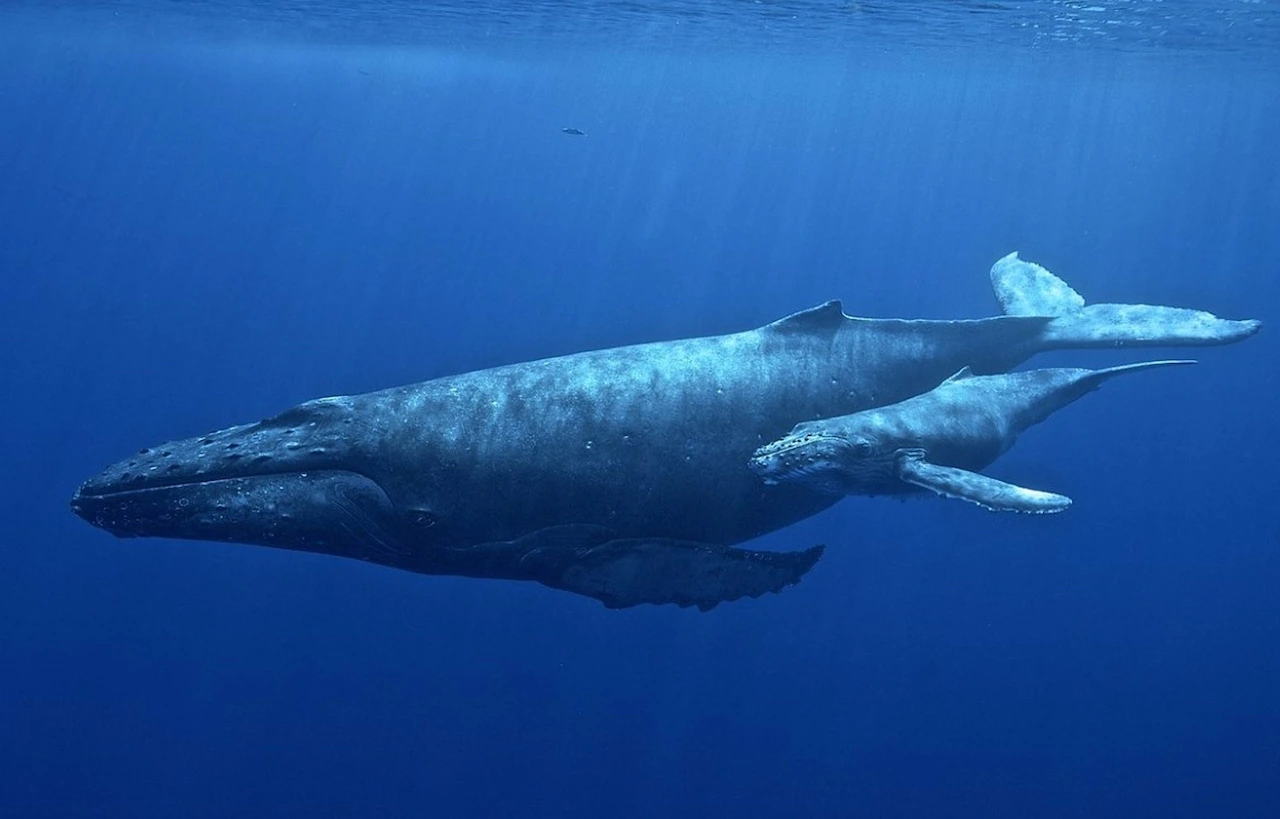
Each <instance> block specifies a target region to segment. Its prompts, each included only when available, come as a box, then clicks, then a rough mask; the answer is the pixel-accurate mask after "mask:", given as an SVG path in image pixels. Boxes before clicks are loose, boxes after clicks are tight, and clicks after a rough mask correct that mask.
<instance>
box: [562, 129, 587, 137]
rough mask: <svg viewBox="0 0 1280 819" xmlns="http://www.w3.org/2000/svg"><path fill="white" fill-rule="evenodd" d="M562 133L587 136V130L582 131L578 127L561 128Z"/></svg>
mask: <svg viewBox="0 0 1280 819" xmlns="http://www.w3.org/2000/svg"><path fill="white" fill-rule="evenodd" d="M560 133H562V134H568V135H569V136H586V135H587V132H586V131H581V130H579V129H577V128H561V129H560Z"/></svg>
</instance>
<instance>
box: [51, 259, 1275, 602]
mask: <svg viewBox="0 0 1280 819" xmlns="http://www.w3.org/2000/svg"><path fill="white" fill-rule="evenodd" d="M1001 265H1004V266H1006V267H1008V268H1009V269H1010V270H1012V271H1013V272H1014V273H1017V272H1018V271H1021V270H1022V269H1023V267H1025V265H1026V263H1023V262H1020V261H1019V260H1017V258H1016V256H1010V257H1006V259H1004V260H1002V261H1001V262H1000V263H998V265H997V268H993V279H999V278H1001V277H1003V276H1005V275H1006V274H1005V273H1003V272H1000V266H1001ZM1040 270H1042V269H1040ZM997 274H999V275H997ZM1035 275H1036V276H1039V277H1040V279H1044V280H1052V279H1053V277H1052V274H1049V273H1048V272H1047V271H1043V272H1042V273H1036V274H1035ZM1046 277H1047V278H1046ZM1033 286H1040V285H1038V284H1034V285H1033ZM1010 289H1011V288H1006V290H1010ZM1012 289H1014V290H1016V288H1012ZM1029 303H1030V304H1035V303H1036V302H1034V301H1032V302H1029ZM1050 306H1052V305H1050ZM1107 308H1108V306H1106V305H1099V306H1097V307H1096V308H1087V307H1086V308H1083V311H1087V310H1090V309H1102V310H1104V311H1105V309H1107ZM1072 309H1073V310H1076V312H1075V313H1072V314H1071V315H1062V316H1055V317H1042V316H1003V317H998V318H989V319H980V320H974V321H925V320H920V321H909V320H901V319H861V318H849V317H847V316H845V315H844V314H843V312H842V311H841V308H840V305H839V303H838V302H830V303H828V304H825V305H823V306H820V307H817V308H814V309H812V310H808V311H805V312H803V313H798V314H796V315H794V316H790V317H788V318H786V319H783V320H780V321H778V322H774V323H773V324H770V325H767V326H765V327H762V328H760V329H757V330H751V331H748V332H742V333H735V334H732V335H725V336H717V337H712V338H698V339H687V340H681V341H670V342H660V343H654V344H644V345H638V346H632V347H622V348H617V349H610V350H599V351H594V352H585V353H578V354H575V355H569V356H564V357H561V358H553V359H547V360H543V361H533V362H528V363H523V364H514V365H511V366H507V367H499V368H496V369H491V370H484V371H480V372H472V373H464V374H461V375H455V376H450V377H447V378H440V379H436V380H434V381H427V382H424V383H421V384H416V385H412V386H407V387H398V388H395V389H389V390H383V391H380V392H374V393H368V394H365V395H356V396H348V397H339V398H328V399H321V400H317V401H310V402H307V403H305V404H301V405H299V406H297V407H295V408H293V409H291V410H288V411H286V412H284V413H282V414H281V415H279V416H276V417H275V418H271V419H267V420H266V421H262V422H260V423H257V424H248V425H244V426H238V427H233V428H230V429H227V430H223V431H221V432H217V433H213V434H210V435H207V436H204V437H201V438H191V439H187V440H184V441H176V442H173V443H170V444H167V445H164V446H161V447H156V448H154V449H148V450H143V451H142V452H141V453H140V454H139V455H137V456H135V457H133V458H130V459H126V460H124V461H121V462H120V463H117V464H115V465H113V466H111V467H109V468H108V469H106V470H105V471H104V472H102V473H101V474H100V475H98V476H96V477H94V478H91V479H90V480H88V481H86V482H85V483H84V484H83V485H82V486H81V487H80V490H79V491H78V492H77V493H76V496H75V497H74V498H73V500H72V508H73V509H74V510H75V511H76V513H77V514H79V515H81V516H82V517H84V518H85V519H86V520H88V521H90V522H91V523H93V524H95V525H97V526H100V527H102V528H104V529H107V530H108V531H111V532H113V533H114V534H117V535H119V536H123V537H137V536H162V537H178V538H191V539H200V540H221V541H234V542H241V543H255V544H263V545H270V546H279V547H283V548H291V549H299V550H304V551H313V552H323V553H328V554H336V555H343V556H347V557H355V558H359V559H363V560H369V561H373V562H377V563H383V564H386V565H390V566H395V567H398V568H403V569H409V570H413V571H418V572H424V573H442V574H461V575H470V576H482V577H505V578H516V579H534V580H538V581H539V582H543V583H545V584H547V585H551V586H554V587H556V588H565V589H568V590H571V591H575V592H578V593H582V594H588V595H590V596H593V597H596V598H598V599H601V600H603V601H605V602H606V604H607V605H617V606H623V605H633V604H635V603H636V602H674V603H679V604H681V605H698V606H700V607H704V608H705V607H708V606H710V605H714V604H715V602H717V601H719V600H725V599H735V597H741V596H744V595H750V596H755V595H758V594H760V593H762V592H764V591H776V590H777V589H779V588H781V587H782V586H783V585H786V584H787V583H792V582H795V581H796V580H798V579H799V577H800V575H801V574H803V573H804V571H807V570H808V568H809V567H810V566H811V565H812V564H813V561H815V560H817V557H818V552H817V551H816V550H810V551H808V552H803V553H796V556H795V557H794V558H779V557H777V556H776V555H767V554H765V553H760V552H750V551H749V550H742V549H729V548H727V547H728V546H729V545H730V544H736V543H740V542H742V541H745V540H748V539H750V538H753V537H756V536H758V535H761V534H764V533H766V532H771V531H774V530H776V529H779V528H782V527H784V526H787V525H788V524H790V523H793V522H795V521H797V520H800V519H802V518H804V517H807V516H809V515H812V514H814V513H816V512H818V511H820V510H822V509H823V508H825V507H827V506H829V505H830V504H832V503H834V502H835V500H836V498H834V497H830V496H826V495H822V494H820V493H815V492H813V491H811V490H810V489H808V488H807V487H804V486H766V485H765V484H764V483H763V482H761V481H760V480H759V478H758V477H757V476H756V475H754V474H753V473H752V472H751V470H750V469H749V468H748V466H747V464H748V460H749V459H750V457H751V455H752V453H753V452H754V451H755V449H756V448H757V447H759V446H761V445H763V444H765V443H767V442H769V441H772V440H775V439H776V438H778V437H779V436H781V435H783V434H784V433H786V431H787V430H789V429H791V428H792V427H793V426H794V425H795V424H796V423H797V422H798V421H803V420H811V419H823V418H830V417H834V416H841V415H847V414H849V413H853V412H857V411H859V410H864V409H867V408H869V407H874V406H882V405H885V404H892V403H894V402H897V401H902V400H904V399H906V398H909V397H911V396H913V395H917V394H919V393H921V392H924V391H926V390H928V389H930V388H932V387H934V386H935V385H937V384H938V383H939V382H940V381H941V380H942V379H944V378H946V377H947V376H949V375H950V374H952V373H954V372H956V371H957V370H959V369H960V368H961V367H963V366H966V365H967V366H969V367H971V368H972V369H973V370H974V371H975V372H978V373H997V372H1003V371H1005V370H1007V369H1008V368H1010V367H1012V366H1014V365H1015V364H1017V363H1019V362H1021V361H1023V360H1024V359H1026V358H1028V357H1029V356H1031V355H1033V354H1035V353H1037V352H1039V351H1042V350H1047V349H1055V348H1063V347H1089V346H1105V347H1115V346H1119V345H1121V344H1138V345H1150V344H1164V343H1174V342H1183V343H1199V344H1222V343H1229V342H1231V341H1236V340H1239V339H1241V338H1244V337H1246V336H1248V335H1251V334H1252V333H1253V332H1254V331H1255V330H1256V329H1257V327H1256V323H1248V322H1228V321H1222V320H1219V319H1216V318H1214V317H1212V316H1207V314H1200V313H1195V312H1194V311H1173V310H1170V308H1160V307H1153V308H1141V310H1139V312H1138V315H1137V317H1136V319H1137V320H1138V324H1135V326H1133V327H1129V328H1119V329H1117V328H1109V327H1104V326H1100V325H1099V324H1098V323H1097V322H1092V321H1090V320H1089V319H1088V318H1087V317H1084V318H1082V316H1081V315H1080V314H1081V313H1082V312H1083V311H1081V310H1077V309H1076V308H1075V307H1074V306H1073V307H1072ZM1161 311H1166V312H1161ZM1205 322H1207V324H1205ZM1139 325H1140V326H1139ZM646 567H650V568H651V569H652V571H650V570H649V569H646Z"/></svg>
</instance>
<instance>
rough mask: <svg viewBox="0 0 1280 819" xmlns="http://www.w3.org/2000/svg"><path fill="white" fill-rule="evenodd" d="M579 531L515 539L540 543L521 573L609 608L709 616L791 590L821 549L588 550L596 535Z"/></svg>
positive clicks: (649, 546)
mask: <svg viewBox="0 0 1280 819" xmlns="http://www.w3.org/2000/svg"><path fill="white" fill-rule="evenodd" d="M578 528H579V527H555V529H553V530H547V531H546V532H545V533H534V534H533V535H529V536H526V537H525V538H521V542H532V541H533V540H537V541H540V542H539V543H538V545H537V546H536V547H535V548H533V549H532V550H530V551H529V552H528V553H527V554H526V555H525V557H524V558H523V559H522V561H521V566H522V567H523V568H524V569H526V570H527V571H529V573H530V574H531V576H532V577H533V579H536V580H537V581H538V582H540V583H542V584H543V585H546V586H550V587H551V588H553V589H561V590H563V591H570V592H574V593H576V594H582V595H586V596H587V597H594V598H595V599H597V600H599V601H601V602H602V603H604V604H605V606H606V607H608V608H611V609H622V608H627V607H629V606H637V605H640V604H641V603H653V604H662V603H674V604H676V605H677V606H697V607H698V609H699V610H701V611H708V610H709V609H712V608H714V607H715V606H716V605H717V604H719V603H723V602H728V601H730V600H737V599H739V598H742V597H759V596H760V595H762V594H764V593H765V592H780V591H782V590H783V589H784V588H786V587H787V586H790V585H793V584H795V583H798V582H799V581H800V578H801V577H803V576H804V575H805V573H806V572H808V571H809V569H811V568H813V565H814V563H816V562H817V561H818V558H819V557H821V556H822V550H823V547H821V546H815V547H813V548H812V549H806V550H804V551H802V552H759V551H754V550H751V549H734V548H730V547H728V546H720V545H716V544H711V543H697V542H694V541H688V540H673V539H669V538H626V539H617V540H609V541H605V542H603V543H600V542H596V543H592V542H590V541H591V540H592V539H593V537H594V536H595V533H591V532H587V533H585V534H586V537H585V542H584V538H583V537H580V536H581V535H583V534H584V533H583V532H579V531H577V530H578ZM589 528H591V529H595V528H597V527H589Z"/></svg>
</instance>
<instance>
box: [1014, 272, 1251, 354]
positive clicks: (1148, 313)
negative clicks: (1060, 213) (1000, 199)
mask: <svg viewBox="0 0 1280 819" xmlns="http://www.w3.org/2000/svg"><path fill="white" fill-rule="evenodd" d="M991 286H992V288H994V290H995V293H996V298H997V299H998V300H999V301H1000V305H1001V307H1003V308H1004V312H1005V314H1006V315H1010V316H1048V317H1051V318H1052V319H1053V321H1050V322H1049V323H1048V324H1047V325H1046V326H1045V335H1044V341H1045V343H1046V346H1047V347H1060V348H1065V347H1074V348H1080V347H1154V346H1163V345H1192V346H1208V345H1215V344H1231V343H1233V342H1236V341H1241V340H1243V339H1246V338H1248V337H1249V336H1251V335H1253V334H1254V333H1256V332H1258V330H1259V329H1261V327H1262V322H1260V321H1255V320H1252V319H1249V320H1245V321H1232V320H1230V319H1221V318H1218V317H1217V316H1215V315H1213V314H1212V313H1206V312H1204V311H1203V310H1189V309H1186V308H1182V307H1164V306H1161V305H1151V304H1085V301H1084V298H1083V297H1082V296H1081V295H1080V294H1079V293H1077V292H1076V291H1075V290H1073V289H1072V288H1071V286H1070V285H1068V284H1067V283H1066V282H1064V281H1063V280H1062V279H1060V278H1058V277H1057V276H1055V275H1053V274H1052V273H1050V272H1049V271H1048V270H1046V269H1044V268H1043V267H1041V266H1040V265H1038V264H1034V263H1032V262H1026V261H1023V260H1022V259H1019V258H1018V254H1017V253H1010V254H1009V255H1008V256H1005V257H1004V258H1003V259H1001V260H1000V261H998V262H996V263H995V264H994V265H992V267H991Z"/></svg>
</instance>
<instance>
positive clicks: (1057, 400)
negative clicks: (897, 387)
mask: <svg viewBox="0 0 1280 819" xmlns="http://www.w3.org/2000/svg"><path fill="white" fill-rule="evenodd" d="M1193 363H1195V362H1192V361H1145V362H1142V363H1140V364H1125V365H1123V366H1120V367H1111V368H1108V369H1105V370H1081V369H1075V368H1070V369H1068V368H1054V369H1044V370H1025V371H1022V372H1016V373H1004V374H1002V375H974V374H973V372H972V371H970V369H969V368H968V367H965V368H964V369H963V370H961V371H960V372H958V373H956V374H955V375H953V376H951V377H950V378H948V379H947V380H946V381H943V382H942V383H941V384H939V385H938V386H937V387H935V388H934V389H932V390H929V391H928V392H926V393H924V394H922V395H917V396H915V397H914V398H908V399H907V400H905V401H900V402H898V403H896V404H890V405H889V406H887V407H876V408H875V409H869V410H862V411H861V412H855V413H853V414H852V415H841V416H838V417H836V418H826V419H823V420H821V421H805V422H803V423H800V424H797V425H796V427H795V429H793V430H791V432H789V433H787V435H786V437H784V438H780V439H779V440H777V441H774V442H773V443H770V444H766V445H765V446H762V447H760V449H758V450H756V454H755V455H754V456H753V457H752V458H751V468H752V469H753V470H755V472H756V474H758V475H759V476H760V477H761V478H762V479H763V480H764V481H765V482H766V483H781V482H785V481H791V482H795V483H801V484H804V485H806V486H812V487H814V488H815V489H816V490H818V491H820V492H832V493H835V494H838V495H900V494H904V493H908V492H918V491H920V490H921V489H927V490H929V491H931V492H934V493H936V494H938V495H942V496H944V497H949V498H959V499H960V500H967V501H969V502H970V503H976V504H978V505H979V506H983V507H986V508H987V509H990V510H992V511H996V512H1028V513H1031V514H1045V513H1050V512H1061V511H1063V510H1064V509H1066V508H1067V507H1068V506H1070V505H1071V499H1070V498H1068V497H1066V496H1064V495H1057V494H1054V493H1052V492H1043V491H1041V490H1039V489H1027V488H1025V487H1021V486H1016V485H1014V484H1011V483H1005V482H1004V481H999V480H996V479H995V478H990V477H987V476H986V475H981V474H978V473H977V472H976V471H975V470H979V469H982V468H984V467H986V466H988V465H989V464H991V462H992V461H994V460H995V459H996V458H998V457H1000V456H1001V455H1003V454H1004V453H1005V452H1007V451H1008V450H1009V448H1010V447H1011V446H1013V444H1014V442H1015V441H1017V440H1018V436H1019V435H1021V434H1022V433H1023V432H1024V431H1026V429H1027V428H1028V427H1031V426H1033V425H1035V424H1038V423H1040V422H1041V421H1043V420H1044V419H1046V418H1048V417H1049V416H1050V415H1052V414H1053V413H1054V412H1056V411H1057V410H1059V409H1062V408H1063V407H1065V406H1066V405H1067V404H1070V403H1072V402H1073V401H1075V400H1076V399H1078V398H1081V397H1083V396H1084V395H1086V394H1087V393H1089V392H1092V391H1093V390H1096V389H1097V388H1098V387H1099V386H1101V385H1102V382H1104V381H1106V380H1108V379H1110V378H1114V377H1115V376H1117V375H1122V374H1124V373H1131V372H1138V371H1139V370H1147V369H1151V368H1153V367H1172V366H1180V365H1184V364H1193Z"/></svg>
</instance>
